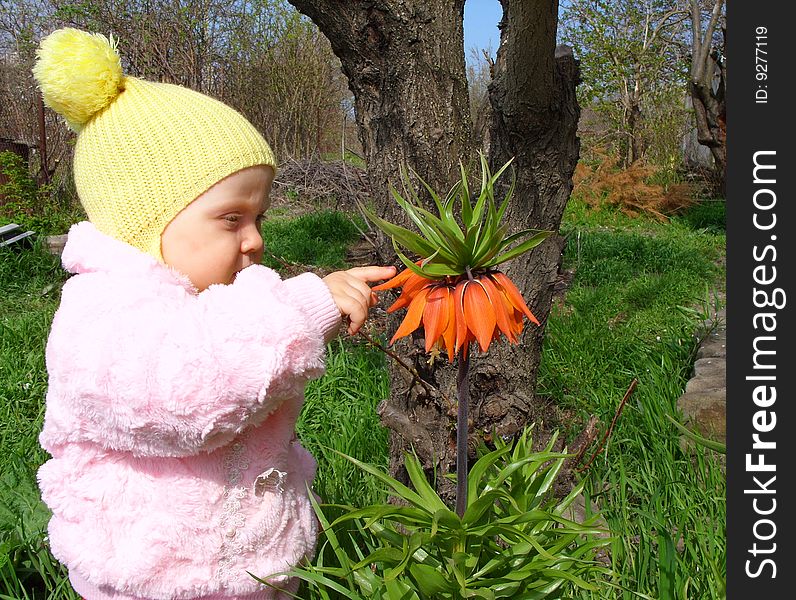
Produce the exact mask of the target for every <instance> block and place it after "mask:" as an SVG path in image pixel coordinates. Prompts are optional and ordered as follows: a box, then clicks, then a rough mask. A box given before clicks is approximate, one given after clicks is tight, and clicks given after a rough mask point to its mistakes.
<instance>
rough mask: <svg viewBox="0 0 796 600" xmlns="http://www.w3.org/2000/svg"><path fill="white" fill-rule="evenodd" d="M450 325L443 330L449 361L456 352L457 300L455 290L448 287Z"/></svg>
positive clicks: (451, 360)
mask: <svg viewBox="0 0 796 600" xmlns="http://www.w3.org/2000/svg"><path fill="white" fill-rule="evenodd" d="M448 289H449V291H450V293H449V294H448V308H447V311H448V325H447V326H446V327H445V330H444V331H443V332H442V340H443V341H444V342H445V351H446V352H447V353H448V362H453V356H454V355H455V354H456V348H455V344H456V300H455V298H454V294H453V291H452V290H450V288H448Z"/></svg>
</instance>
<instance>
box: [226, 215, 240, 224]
mask: <svg viewBox="0 0 796 600" xmlns="http://www.w3.org/2000/svg"><path fill="white" fill-rule="evenodd" d="M224 220H225V221H226V222H227V223H231V224H233V225H236V224H237V223H238V221H240V217H239V216H238V215H226V216H225V217H224Z"/></svg>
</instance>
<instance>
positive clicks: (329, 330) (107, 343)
mask: <svg viewBox="0 0 796 600" xmlns="http://www.w3.org/2000/svg"><path fill="white" fill-rule="evenodd" d="M109 277H110V276H109V275H107V274H100V273H93V274H85V275H79V276H77V277H75V278H73V279H72V280H70V281H69V282H68V283H67V286H66V287H65V288H64V292H63V297H62V303H61V307H60V308H59V310H58V312H57V314H56V316H55V319H54V321H53V327H52V330H51V334H50V338H49V340H48V347H47V367H48V371H49V389H48V397H47V414H46V416H45V426H44V430H43V432H42V437H41V441H42V445H43V446H45V448H47V447H48V446H51V447H52V446H57V444H58V443H65V442H82V441H90V442H93V443H98V444H100V445H102V446H103V447H106V448H110V449H114V450H126V451H131V452H133V453H134V454H136V455H139V456H185V455H190V454H195V453H196V452H197V451H200V450H204V451H211V450H214V449H215V448H218V447H220V446H222V445H224V444H226V443H228V442H229V441H230V440H231V439H232V438H234V437H235V436H236V435H237V434H238V433H240V432H241V431H242V430H243V429H244V428H246V427H247V426H249V425H253V424H258V423H260V422H262V421H263V419H265V418H266V417H267V416H268V415H269V414H270V413H272V412H273V411H274V410H276V409H277V408H278V406H279V404H280V403H281V401H282V400H283V399H284V398H285V397H286V396H288V395H291V394H295V393H300V391H301V390H302V389H303V385H304V383H305V381H306V380H307V379H309V378H312V377H317V376H319V375H320V374H321V373H322V372H323V361H324V350H325V342H326V341H327V340H328V339H329V338H330V337H331V336H333V334H334V333H335V332H336V330H337V327H338V326H339V323H340V313H339V310H338V309H337V307H336V305H335V303H334V301H333V300H332V297H331V294H330V293H329V291H328V288H326V285H325V284H324V283H323V281H321V280H320V279H319V278H318V277H316V276H315V275H312V274H309V273H306V274H303V275H300V276H298V277H295V278H292V279H288V280H285V281H282V280H281V279H280V278H279V276H278V275H277V274H276V273H275V272H274V271H271V270H270V269H267V268H266V267H262V266H260V265H256V266H252V267H249V268H247V269H245V270H243V271H242V272H241V273H240V274H239V275H238V277H237V278H236V279H235V281H234V283H232V284H230V285H215V286H211V287H210V288H208V289H207V290H205V291H204V292H202V293H200V294H198V295H191V294H188V293H187V292H186V291H185V290H183V289H181V288H180V289H179V290H177V289H175V288H176V287H177V286H162V287H163V289H162V290H159V293H157V294H153V293H151V289H149V288H147V289H148V291H147V292H142V291H141V290H137V289H135V288H134V287H127V288H126V289H124V290H123V293H121V294H119V293H118V291H117V292H116V293H113V294H111V293H110V292H108V291H107V290H110V289H113V285H114V282H113V281H110V280H109V279H108V278H109ZM117 287H118V286H117ZM48 449H49V448H48Z"/></svg>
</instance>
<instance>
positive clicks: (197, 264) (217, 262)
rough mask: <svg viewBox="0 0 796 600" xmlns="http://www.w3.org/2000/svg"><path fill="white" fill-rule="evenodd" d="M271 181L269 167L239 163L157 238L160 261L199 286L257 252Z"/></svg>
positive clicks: (222, 277) (230, 274) (253, 259)
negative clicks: (243, 167)
mask: <svg viewBox="0 0 796 600" xmlns="http://www.w3.org/2000/svg"><path fill="white" fill-rule="evenodd" d="M273 181H274V170H273V169H272V168H271V167H266V166H256V167H249V168H248V169H243V170H242V171H238V172H237V173H234V174H232V175H230V176H229V177H227V178H225V179H223V180H221V181H220V182H218V183H217V184H215V185H214V186H213V187H211V188H210V189H209V190H207V191H206V192H205V193H204V194H202V195H201V196H199V197H198V198H197V199H196V200H194V201H193V202H191V203H190V204H189V205H188V206H186V207H185V208H184V209H183V210H182V211H181V212H180V213H179V214H178V215H177V216H176V217H174V219H173V220H172V221H171V223H169V224H168V226H167V227H166V229H165V230H164V231H163V235H162V236H161V238H160V247H161V253H162V254H163V261H164V262H165V263H166V264H167V265H169V266H170V267H173V268H174V269H177V270H178V271H180V272H181V273H182V274H183V275H186V276H187V277H188V278H189V279H190V280H191V283H193V285H194V286H195V287H196V289H197V290H199V291H200V292H201V291H202V290H205V289H207V287H208V286H210V285H212V284H214V283H224V284H226V283H232V280H233V279H234V278H235V275H237V273H238V272H239V271H241V270H242V269H245V268H246V267H248V266H250V265H253V264H257V263H259V262H260V260H261V259H262V256H263V238H262V237H261V236H260V223H261V221H262V217H263V213H265V211H266V209H267V208H268V205H269V201H268V194H269V192H270V190H271V184H272V183H273Z"/></svg>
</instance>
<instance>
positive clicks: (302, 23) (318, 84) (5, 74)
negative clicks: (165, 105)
mask: <svg viewBox="0 0 796 600" xmlns="http://www.w3.org/2000/svg"><path fill="white" fill-rule="evenodd" d="M0 8H2V10H0V98H2V99H7V101H4V102H2V104H0V124H2V131H3V132H2V137H10V138H13V139H16V140H20V141H23V142H26V143H28V144H29V145H31V146H35V145H36V144H37V142H38V137H39V134H38V125H37V119H36V114H37V112H36V102H37V101H38V96H39V95H38V92H37V91H36V89H35V86H34V84H33V80H32V77H31V74H30V68H31V66H32V64H33V59H34V52H35V49H36V45H37V44H38V40H39V39H41V37H43V36H44V35H46V34H47V33H49V32H50V31H52V30H53V29H55V28H57V27H61V26H73V27H78V28H82V29H86V30H90V31H97V32H100V33H104V34H106V35H107V34H113V35H114V37H115V38H117V39H118V40H119V44H120V45H121V50H122V52H121V53H122V55H123V56H124V60H125V64H124V68H125V72H126V73H128V74H130V75H134V76H140V77H144V78H147V79H151V80H155V81H165V82H169V83H177V84H181V85H185V86H187V87H190V88H192V89H195V90H197V91H200V92H203V93H207V94H210V95H211V96H215V97H217V98H220V99H222V100H224V101H226V102H228V103H230V104H231V105H233V106H234V107H235V108H237V109H238V110H240V111H241V112H242V113H244V114H245V115H246V116H247V117H248V118H249V119H250V120H251V121H252V122H253V123H254V124H255V126H257V127H258V128H259V129H260V130H261V131H262V132H263V134H264V135H265V136H266V138H267V139H268V140H270V141H271V142H272V144H273V146H274V150H275V151H276V152H277V156H278V157H280V158H282V159H286V158H288V157H294V158H301V157H305V156H310V155H313V154H316V153H317V154H320V153H324V152H330V151H337V149H338V148H339V140H340V136H341V127H340V125H341V123H342V108H341V103H342V102H343V101H345V100H346V99H347V97H348V92H347V90H346V89H345V86H344V85H343V81H342V77H341V75H340V66H339V62H338V61H337V59H336V58H335V56H334V55H333V54H332V51H331V48H330V45H329V42H328V41H327V40H326V38H325V37H324V36H323V35H321V34H320V32H319V31H318V29H317V27H315V25H313V24H312V23H311V22H310V21H309V20H308V19H307V18H305V17H302V16H301V15H299V14H298V13H297V12H296V11H295V10H294V9H293V8H292V7H291V6H290V5H289V4H287V2H284V1H282V0H241V1H239V2H234V3H232V4H229V3H227V2H222V1H221V0H150V1H148V2H141V1H140V0H96V1H95V0H92V1H91V2H87V1H85V0H78V1H74V0H0ZM46 118H47V124H46V125H47V126H46V130H47V135H48V141H49V142H50V143H49V147H50V149H51V155H52V154H55V155H56V157H58V158H60V159H61V160H62V162H63V164H64V165H68V164H69V162H70V160H69V152H70V151H71V146H70V145H69V144H68V143H66V142H67V140H69V139H70V138H71V133H70V132H69V131H68V130H67V128H66V127H64V126H63V124H61V123H59V122H58V121H57V119H56V116H55V114H54V113H52V112H51V111H47V114H46Z"/></svg>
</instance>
